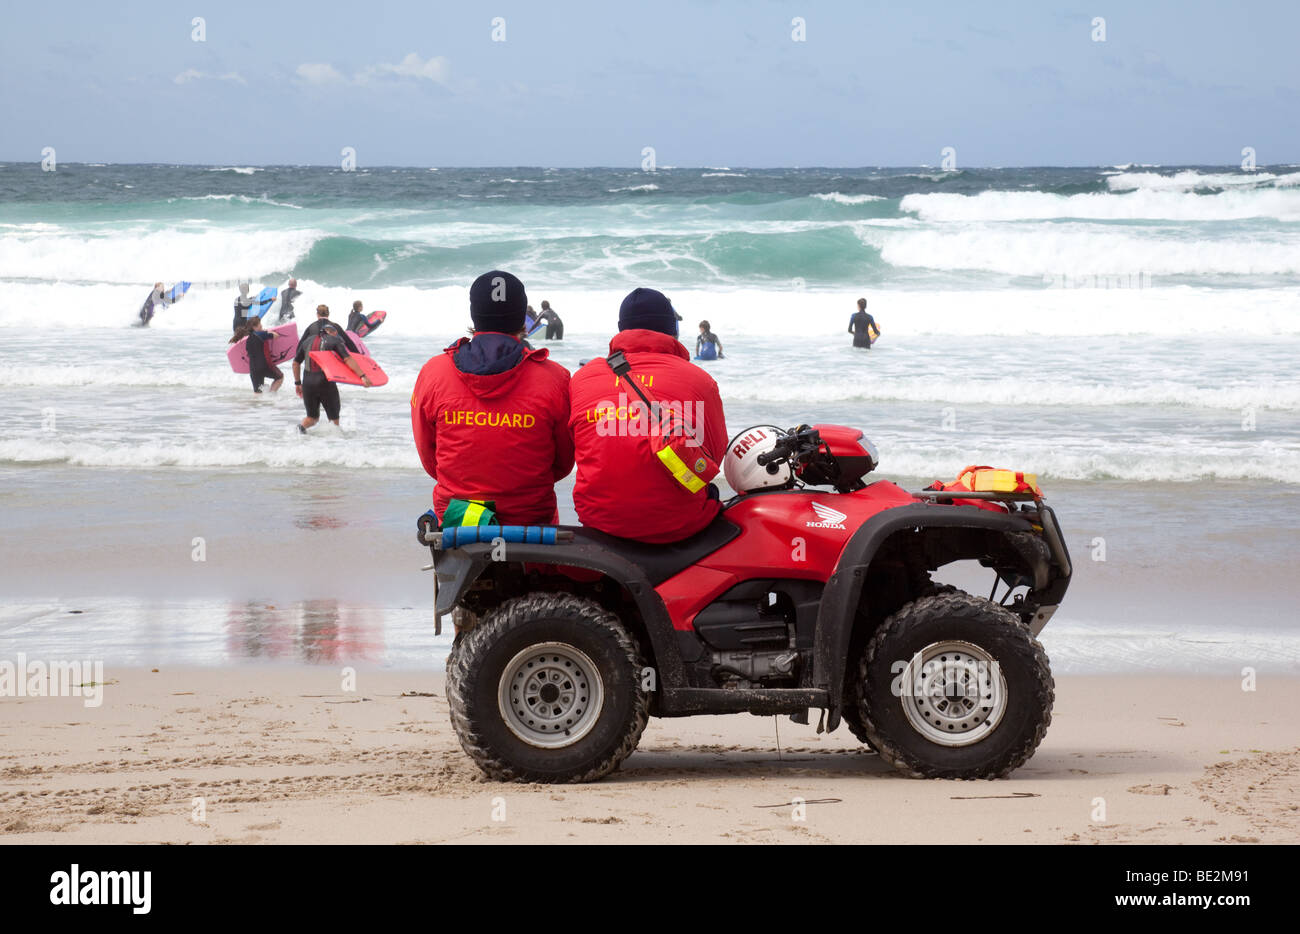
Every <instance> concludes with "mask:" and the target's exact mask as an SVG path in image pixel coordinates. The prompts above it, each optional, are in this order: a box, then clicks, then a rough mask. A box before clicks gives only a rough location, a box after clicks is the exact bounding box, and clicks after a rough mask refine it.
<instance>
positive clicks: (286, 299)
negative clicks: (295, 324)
mask: <svg viewBox="0 0 1300 934" xmlns="http://www.w3.org/2000/svg"><path fill="white" fill-rule="evenodd" d="M301 294H302V293H301V292H299V291H298V280H297V279H290V280H289V284H288V285H286V286H285V287H284V290H283V291H281V292H280V317H279V318H278V319H277V320H278V322H279V323H280V324H284V323H285V322H286V321H292V320H293V303H294V300H295V299H297V298H298V296H299V295H301Z"/></svg>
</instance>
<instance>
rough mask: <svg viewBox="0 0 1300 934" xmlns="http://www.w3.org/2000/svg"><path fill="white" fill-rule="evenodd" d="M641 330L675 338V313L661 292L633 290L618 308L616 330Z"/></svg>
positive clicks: (666, 297)
mask: <svg viewBox="0 0 1300 934" xmlns="http://www.w3.org/2000/svg"><path fill="white" fill-rule="evenodd" d="M634 328H641V329H643V330H646V331H658V332H659V333H660V334H667V335H668V336H669V337H676V336H677V312H675V311H673V304H672V302H670V301H668V296H666V295H664V293H663V292H658V291H656V290H654V289H633V290H632V291H631V292H629V293H628V294H627V298H625V299H623V304H622V305H620V306H619V307H618V329H619V330H620V331H629V330H632V329H634Z"/></svg>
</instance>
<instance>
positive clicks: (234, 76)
mask: <svg viewBox="0 0 1300 934" xmlns="http://www.w3.org/2000/svg"><path fill="white" fill-rule="evenodd" d="M206 80H211V81H234V82H235V83H236V84H248V82H247V81H245V80H244V76H243V75H241V74H240V73H239V72H237V71H228V72H226V73H225V74H224V75H210V74H208V73H206V72H202V71H196V70H195V69H193V68H186V69H185V70H184V71H182V72H181V73H180V74H179V75H177V76H176V77H175V78H172V83H173V84H187V83H189V82H190V81H206Z"/></svg>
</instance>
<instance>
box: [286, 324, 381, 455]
mask: <svg viewBox="0 0 1300 934" xmlns="http://www.w3.org/2000/svg"><path fill="white" fill-rule="evenodd" d="M329 314H330V310H329V306H328V305H318V306H316V323H315V324H313V325H312V326H311V327H309V328H308V329H307V333H306V334H305V335H304V336H303V338H302V340H300V341H299V342H298V352H297V353H296V354H294V357H293V384H294V386H295V387H296V391H297V393H298V398H300V399H302V404H303V407H304V408H305V409H306V410H307V416H306V417H305V418H304V419H303V420H302V421H301V422H299V423H298V431H299V432H300V433H301V434H306V433H307V429H308V428H311V427H312V426H313V425H315V424H316V423H317V422H319V421H320V410H321V406H324V407H325V417H326V418H328V419H329V420H330V421H331V422H333V423H334V425H336V426H337V425H338V423H339V409H340V408H341V401H340V399H339V387H338V386H337V385H335V384H334V383H332V382H330V381H329V380H328V379H326V378H325V374H324V372H322V371H321V368H320V367H319V366H317V365H316V364H315V363H314V362H313V361H312V360H311V353H312V351H327V352H328V351H332V352H334V353H336V354H338V355H339V357H340V358H341V359H342V360H343V362H344V363H346V364H347V366H348V368H349V369H350V370H352V372H353V373H355V374H356V375H357V376H358V377H360V379H361V385H363V386H369V385H371V383H370V377H368V376H366V375H365V374H364V373H362V372H361V367H360V366H358V365H357V362H356V361H355V360H353V359H352V353H355V352H356V349H357V348H356V347H355V345H353V344H352V342H351V341H349V340H348V338H347V336H346V335H345V334H344V333H343V332H342V330H341V329H340V328H339V326H338V325H337V324H335V323H334V322H332V321H330V320H329ZM304 367H305V368H306V372H305V373H304V372H303V368H304Z"/></svg>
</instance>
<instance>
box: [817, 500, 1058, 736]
mask: <svg viewBox="0 0 1300 934" xmlns="http://www.w3.org/2000/svg"><path fill="white" fill-rule="evenodd" d="M909 528H913V529H922V528H975V529H988V530H991V531H996V532H1032V531H1033V526H1032V525H1031V524H1030V522H1029V521H1028V520H1027V519H1025V518H1021V517H1020V516H1016V515H1011V514H1001V513H996V512H992V511H991V510H987V509H976V508H973V507H969V506H954V505H939V504H929V503H918V504H917V505H915V506H898V507H896V508H894V509H887V510H885V511H884V512H881V513H879V514H877V515H876V516H874V517H872V518H871V519H870V520H868V521H867V522H866V523H864V524H863V525H862V526H861V527H859V529H858V530H857V531H856V532H854V533H853V537H852V538H850V539H849V543H848V544H847V545H846V546H845V547H844V551H843V552H842V553H841V555H840V560H839V563H838V564H837V565H836V567H835V573H834V574H832V575H831V579H830V580H829V581H828V582H827V584H826V590H825V591H824V592H823V594H822V602H821V609H820V611H819V612H818V614H817V636H816V640H815V642H814V645H813V680H814V684H813V686H814V687H816V688H820V689H821V690H824V691H825V692H826V695H827V697H828V698H829V703H830V709H829V711H828V718H827V723H826V728H827V730H833V729H835V728H836V727H837V726H839V723H840V717H841V713H842V711H841V709H840V706H841V698H842V697H843V696H844V674H845V669H846V666H847V665H848V661H849V659H848V651H849V641H850V639H851V638H852V635H853V624H854V622H855V619H856V617H857V612H858V607H859V604H861V603H862V601H863V600H870V599H871V596H870V595H869V594H867V595H864V594H863V586H864V584H865V582H866V577H867V569H868V568H869V567H870V565H871V562H872V560H873V559H874V558H875V555H876V552H877V551H879V550H880V546H881V545H883V544H884V542H885V540H886V539H887V538H889V536H890V535H893V534H894V533H895V532H899V531H902V530H904V529H909ZM1060 592H1061V593H1064V587H1061V588H1060Z"/></svg>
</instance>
